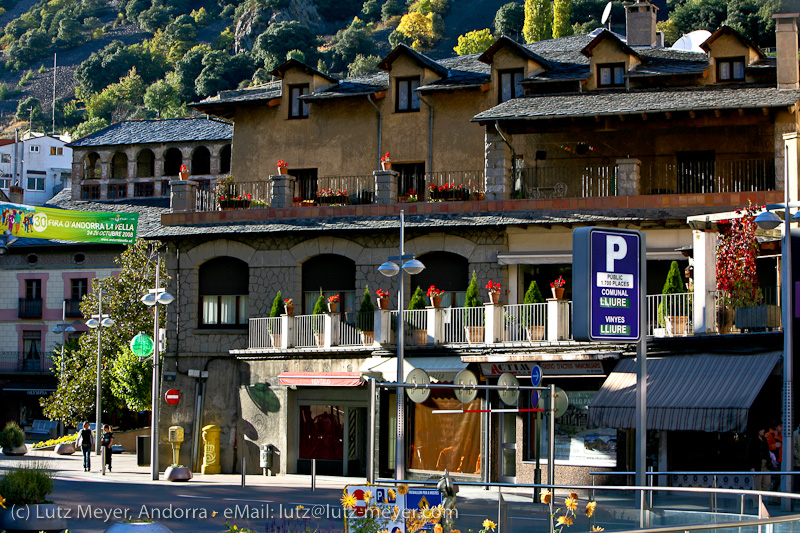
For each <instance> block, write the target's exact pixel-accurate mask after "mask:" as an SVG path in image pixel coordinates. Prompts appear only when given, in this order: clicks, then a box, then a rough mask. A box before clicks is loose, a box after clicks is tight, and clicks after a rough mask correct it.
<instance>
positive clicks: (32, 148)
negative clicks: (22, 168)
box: [28, 144, 39, 154]
mask: <svg viewBox="0 0 800 533" xmlns="http://www.w3.org/2000/svg"><path fill="white" fill-rule="evenodd" d="M28 150H29V151H30V152H31V153H32V154H38V153H39V145H38V144H32V145H30V146H29V147H28Z"/></svg>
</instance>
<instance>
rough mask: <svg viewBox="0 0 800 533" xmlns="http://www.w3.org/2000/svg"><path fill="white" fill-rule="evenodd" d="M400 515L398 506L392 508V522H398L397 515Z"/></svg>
mask: <svg viewBox="0 0 800 533" xmlns="http://www.w3.org/2000/svg"><path fill="white" fill-rule="evenodd" d="M398 514H400V508H399V507H398V506H396V505H395V506H394V507H393V508H392V522H394V521H395V520H397V515H398Z"/></svg>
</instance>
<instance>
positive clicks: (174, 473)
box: [164, 466, 192, 481]
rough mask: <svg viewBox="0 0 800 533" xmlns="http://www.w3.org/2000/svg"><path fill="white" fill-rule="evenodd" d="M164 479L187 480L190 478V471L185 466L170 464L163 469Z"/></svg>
mask: <svg viewBox="0 0 800 533" xmlns="http://www.w3.org/2000/svg"><path fill="white" fill-rule="evenodd" d="M164 479H166V480H167V481H189V480H190V479H192V471H191V470H190V469H189V468H188V467H186V466H170V467H167V469H166V470H165V471H164Z"/></svg>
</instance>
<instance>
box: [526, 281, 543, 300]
mask: <svg viewBox="0 0 800 533" xmlns="http://www.w3.org/2000/svg"><path fill="white" fill-rule="evenodd" d="M522 303H526V304H540V303H544V296H542V291H540V290H539V285H538V284H537V283H536V282H535V281H531V284H530V285H529V286H528V290H527V291H526V292H525V299H524V300H523V301H522Z"/></svg>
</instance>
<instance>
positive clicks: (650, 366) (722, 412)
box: [587, 352, 781, 432]
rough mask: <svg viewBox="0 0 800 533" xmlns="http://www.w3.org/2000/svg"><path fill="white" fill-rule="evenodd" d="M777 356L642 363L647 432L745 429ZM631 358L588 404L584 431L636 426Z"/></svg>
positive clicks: (695, 357)
mask: <svg viewBox="0 0 800 533" xmlns="http://www.w3.org/2000/svg"><path fill="white" fill-rule="evenodd" d="M780 358H781V353H780V352H776V353H762V354H758V355H684V356H672V357H657V358H648V359H647V429H658V430H677V431H719V432H727V431H744V430H745V429H746V427H747V413H748V410H749V409H750V406H751V405H752V404H753V401H754V400H755V399H756V396H757V395H758V393H759V392H760V391H761V387H762V386H763V385H764V382H765V381H766V379H767V377H768V376H769V375H770V374H771V373H772V371H773V369H774V368H775V365H776V364H777V363H778V361H779V360H780ZM635 414H636V360H635V359H624V360H622V361H620V362H619V364H617V367H616V368H615V369H614V371H613V372H611V374H610V375H609V376H608V378H607V379H606V381H605V383H603V386H602V387H601V388H600V392H598V393H597V396H595V397H594V400H592V403H591V404H589V420H588V422H587V427H589V428H617V429H630V428H634V427H635V423H634V418H635Z"/></svg>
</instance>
